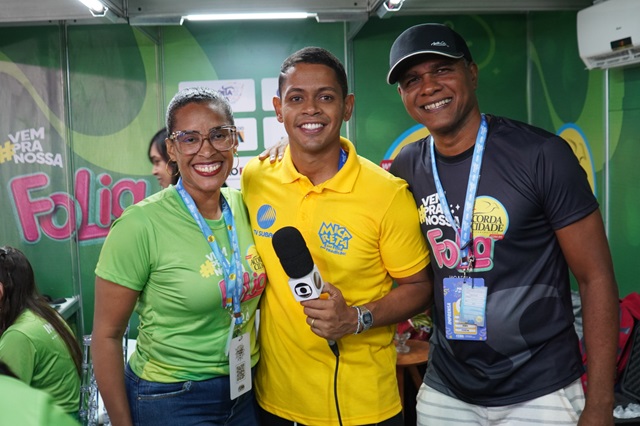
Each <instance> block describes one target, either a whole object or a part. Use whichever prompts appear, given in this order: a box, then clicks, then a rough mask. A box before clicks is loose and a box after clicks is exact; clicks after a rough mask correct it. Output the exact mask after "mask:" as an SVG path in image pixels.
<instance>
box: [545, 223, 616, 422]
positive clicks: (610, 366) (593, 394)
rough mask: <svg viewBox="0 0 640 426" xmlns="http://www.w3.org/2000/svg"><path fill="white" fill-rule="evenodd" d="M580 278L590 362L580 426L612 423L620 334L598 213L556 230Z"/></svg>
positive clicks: (604, 238) (604, 241)
mask: <svg viewBox="0 0 640 426" xmlns="http://www.w3.org/2000/svg"><path fill="white" fill-rule="evenodd" d="M556 236H557V237H558V241H559V243H560V247H561V248H562V252H563V254H564V256H565V258H566V259H567V263H568V265H569V267H570V268H571V272H573V274H574V276H575V277H576V279H577V281H578V286H579V289H580V299H581V301H582V310H583V313H584V314H583V315H584V320H583V323H584V339H585V347H586V351H587V362H588V369H589V372H588V379H589V381H588V388H587V395H586V404H585V409H584V411H583V414H582V416H581V417H580V422H579V424H580V425H588V424H589V425H591V424H593V425H613V403H614V396H613V387H614V381H615V375H616V351H617V347H618V332H619V313H618V312H619V301H618V288H617V284H616V281H615V277H614V273H613V262H612V260H611V254H610V252H609V246H608V242H607V237H606V235H605V232H604V226H603V223H602V217H601V216H600V211H599V210H596V211H594V212H593V213H591V214H590V215H588V216H587V217H585V218H583V219H581V220H579V221H577V222H575V223H573V224H571V225H569V226H566V227H564V228H562V229H559V230H557V231H556Z"/></svg>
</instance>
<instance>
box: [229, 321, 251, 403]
mask: <svg viewBox="0 0 640 426" xmlns="http://www.w3.org/2000/svg"><path fill="white" fill-rule="evenodd" d="M229 385H230V386H229V391H230V397H231V399H236V398H237V397H239V396H240V395H242V394H244V393H246V392H249V391H250V390H251V387H252V381H251V339H250V334H249V333H244V334H241V335H240V336H238V337H235V338H234V339H232V340H231V344H230V345H229Z"/></svg>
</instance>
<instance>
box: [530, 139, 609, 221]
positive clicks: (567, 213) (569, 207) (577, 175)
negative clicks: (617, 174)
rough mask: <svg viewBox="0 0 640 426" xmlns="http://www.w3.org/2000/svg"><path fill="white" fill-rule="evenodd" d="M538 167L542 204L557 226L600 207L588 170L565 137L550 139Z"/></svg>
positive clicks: (577, 218)
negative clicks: (581, 163)
mask: <svg viewBox="0 0 640 426" xmlns="http://www.w3.org/2000/svg"><path fill="white" fill-rule="evenodd" d="M535 167H536V176H537V179H538V187H539V188H540V191H541V193H540V196H541V197H542V205H543V206H544V209H545V214H546V216H547V217H548V218H549V221H550V222H551V226H552V227H553V229H555V230H557V229H561V228H563V227H565V226H567V225H570V224H572V223H574V222H576V221H578V220H580V219H582V218H584V217H585V216H587V215H589V214H590V213H592V212H593V211H594V210H595V209H597V208H598V202H597V200H596V198H595V196H594V194H593V190H592V189H591V186H590V185H589V181H588V179H587V174H586V172H585V171H584V169H583V168H582V166H581V165H580V163H579V161H578V159H577V157H576V156H575V154H574V153H573V151H572V150H571V147H570V146H569V145H568V144H567V143H566V142H565V141H564V139H562V138H560V137H557V138H550V139H549V140H548V141H546V143H544V144H543V145H542V149H541V150H540V154H539V156H538V158H537V162H536V164H535Z"/></svg>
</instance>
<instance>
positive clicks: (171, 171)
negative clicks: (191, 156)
mask: <svg viewBox="0 0 640 426" xmlns="http://www.w3.org/2000/svg"><path fill="white" fill-rule="evenodd" d="M171 163H176V162H175V161H173V160H169V161H167V162H166V163H164V170H165V171H166V172H167V174H168V175H169V176H171V177H176V176H178V175H179V174H180V169H178V163H176V168H175V171H173V170H172V169H173V166H171V168H169V165H170V164H171Z"/></svg>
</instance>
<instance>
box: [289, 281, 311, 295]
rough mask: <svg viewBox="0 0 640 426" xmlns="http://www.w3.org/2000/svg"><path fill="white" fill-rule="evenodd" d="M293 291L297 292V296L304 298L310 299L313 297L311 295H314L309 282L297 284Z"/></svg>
mask: <svg viewBox="0 0 640 426" xmlns="http://www.w3.org/2000/svg"><path fill="white" fill-rule="evenodd" d="M293 292H294V293H295V294H296V296H298V297H300V298H303V299H308V298H309V297H311V295H313V289H312V287H311V286H310V285H309V284H307V283H299V284H296V286H295V287H294V289H293Z"/></svg>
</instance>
